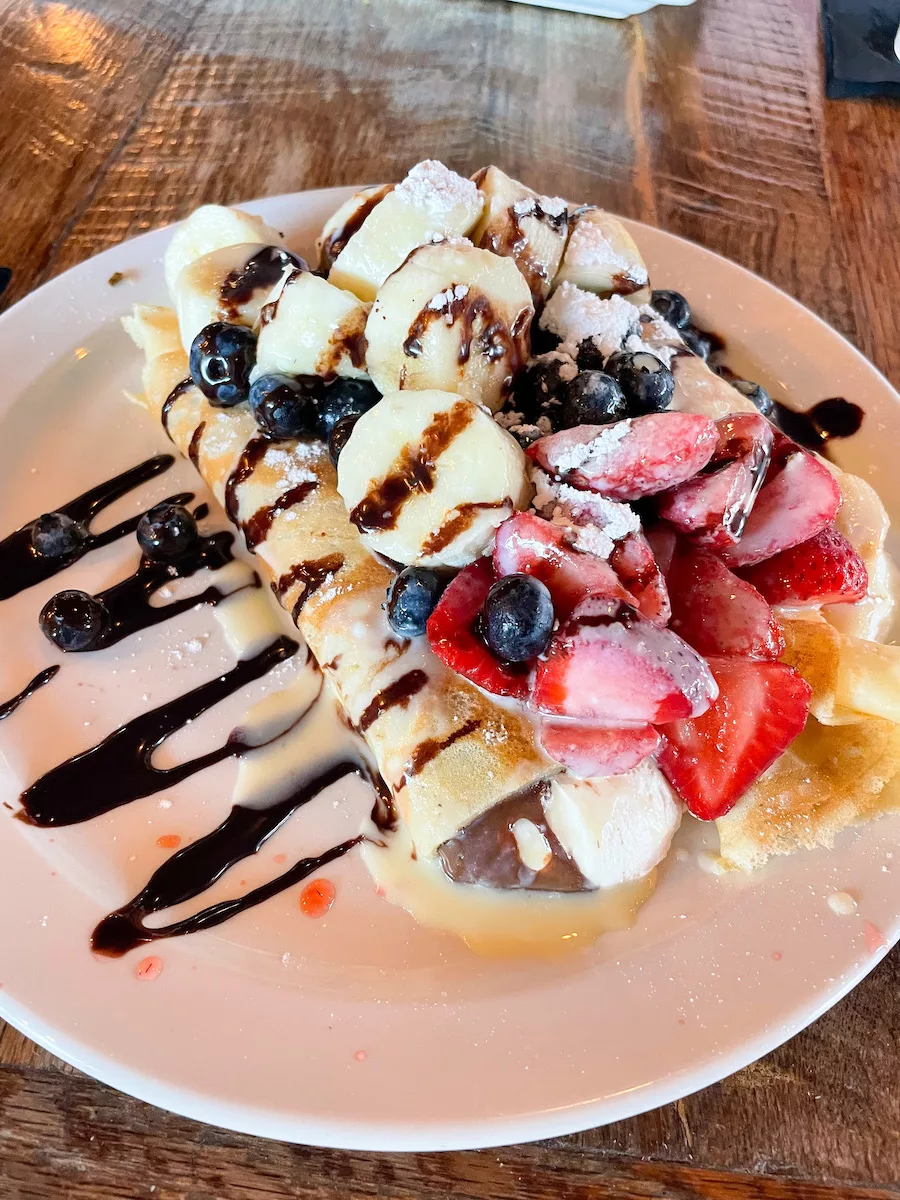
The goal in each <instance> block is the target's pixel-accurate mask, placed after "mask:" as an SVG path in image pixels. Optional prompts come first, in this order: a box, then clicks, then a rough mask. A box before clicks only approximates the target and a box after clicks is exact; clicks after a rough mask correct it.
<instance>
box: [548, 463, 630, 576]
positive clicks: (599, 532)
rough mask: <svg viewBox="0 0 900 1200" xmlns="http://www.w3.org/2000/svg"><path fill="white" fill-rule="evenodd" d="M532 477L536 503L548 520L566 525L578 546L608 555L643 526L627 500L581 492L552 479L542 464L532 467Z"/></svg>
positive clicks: (599, 556) (572, 541) (573, 541)
mask: <svg viewBox="0 0 900 1200" xmlns="http://www.w3.org/2000/svg"><path fill="white" fill-rule="evenodd" d="M531 480H532V483H533V484H534V487H535V495H534V501H533V507H534V508H535V510H536V511H537V512H539V513H540V515H541V516H542V517H543V518H544V519H545V520H546V521H550V522H552V524H554V525H557V526H560V527H562V528H564V529H565V530H566V536H567V540H568V541H569V542H570V544H571V545H573V546H574V547H575V548H576V549H577V550H583V551H584V552H585V553H586V554H594V555H596V556H597V557H598V558H609V556H610V554H612V552H613V549H614V548H615V543H616V542H618V541H621V539H622V538H625V537H627V536H628V535H629V534H630V533H637V532H638V531H639V530H640V527H641V521H640V517H639V516H638V515H637V513H636V512H635V511H634V509H633V508H631V507H630V505H628V504H622V503H620V502H618V501H616V500H607V499H606V498H605V497H604V496H597V495H594V494H593V493H591V492H580V491H578V489H577V488H573V487H570V486H569V485H568V484H566V483H560V482H559V481H557V480H555V479H552V478H551V477H550V476H549V475H548V474H547V473H546V471H542V470H541V469H540V467H533V468H532V470H531Z"/></svg>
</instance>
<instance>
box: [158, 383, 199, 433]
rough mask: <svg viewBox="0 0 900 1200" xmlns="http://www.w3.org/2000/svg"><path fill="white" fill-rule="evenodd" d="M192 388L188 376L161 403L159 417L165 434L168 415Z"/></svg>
mask: <svg viewBox="0 0 900 1200" xmlns="http://www.w3.org/2000/svg"><path fill="white" fill-rule="evenodd" d="M193 386H194V381H193V379H191V378H190V376H188V378H187V379H182V381H181V383H176V385H175V386H174V387H173V388H172V390H171V392H169V394H168V396H166V398H165V400H164V401H163V406H162V412H161V413H160V414H159V416H160V420H161V421H162V424H163V429H165V431H166V433H169V415H170V413H171V412H172V408H173V406H174V405H175V403H176V402H177V401H178V400H180V399H181V397H182V396H186V395H187V393H188V392H189V391H190V390H191V388H192V387H193ZM171 438H172V435H171V433H169V440H170V441H171Z"/></svg>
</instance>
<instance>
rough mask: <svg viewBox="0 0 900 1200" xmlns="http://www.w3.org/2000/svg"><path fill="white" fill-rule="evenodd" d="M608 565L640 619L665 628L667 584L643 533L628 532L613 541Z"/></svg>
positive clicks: (667, 597)
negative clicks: (629, 596)
mask: <svg viewBox="0 0 900 1200" xmlns="http://www.w3.org/2000/svg"><path fill="white" fill-rule="evenodd" d="M609 562H610V566H611V567H612V568H613V570H614V571H615V573H616V574H617V575H618V577H619V580H620V582H621V583H622V585H623V586H624V587H625V588H627V589H628V591H629V592H630V593H631V595H632V596H634V599H635V602H636V605H637V610H638V612H639V613H640V614H641V616H642V617H646V618H647V620H648V621H652V622H653V624H654V625H668V623H669V618H670V617H671V615H672V607H671V605H670V604H669V593H668V590H667V589H666V581H665V580H664V579H663V576H662V572H661V571H660V569H659V567H658V566H657V565H656V559H655V558H654V557H653V551H652V550H651V549H650V544H649V542H648V541H647V539H646V538H645V537H644V536H643V534H640V533H629V534H628V536H627V537H624V538H623V539H622V540H621V541H620V542H616V545H615V548H614V549H613V552H612V554H611V555H610V558H609Z"/></svg>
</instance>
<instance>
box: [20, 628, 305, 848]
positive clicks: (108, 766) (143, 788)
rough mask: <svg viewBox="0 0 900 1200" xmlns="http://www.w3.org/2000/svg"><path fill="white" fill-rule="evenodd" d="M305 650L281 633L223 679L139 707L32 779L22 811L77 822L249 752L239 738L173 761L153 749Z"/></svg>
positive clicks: (57, 822) (29, 816) (26, 817)
mask: <svg viewBox="0 0 900 1200" xmlns="http://www.w3.org/2000/svg"><path fill="white" fill-rule="evenodd" d="M298 649H299V646H298V643H297V642H296V641H294V639H293V638H289V637H280V638H277V639H276V640H275V641H273V642H271V643H270V644H269V645H268V646H266V647H265V649H263V650H261V651H260V652H259V653H258V654H255V655H254V656H253V657H252V658H247V659H241V660H240V661H239V662H238V664H237V666H235V667H233V668H232V669H231V670H230V671H227V672H225V674H223V675H219V676H218V677H217V678H216V679H211V680H209V682H208V683H204V684H201V685H200V686H199V687H196V688H193V689H192V690H191V691H189V692H186V693H185V694H184V695H183V696H179V697H177V698H176V699H174V700H170V701H168V703H166V704H162V705H160V706H159V707H158V708H152V709H150V710H149V711H148V712H143V713H140V714H139V715H138V716H137V717H135V718H134V719H133V720H131V721H128V722H127V723H126V724H125V725H121V726H120V727H119V728H118V729H116V730H114V732H113V733H111V734H110V735H109V736H108V737H106V738H104V740H103V741H102V742H99V743H98V744H97V745H96V746H92V747H91V749H90V750H85V751H84V752H83V753H81V754H76V755H75V756H74V757H73V758H70V759H67V760H66V761H65V762H64V763H61V764H60V765H59V766H58V767H54V768H53V769H52V770H51V771H48V772H47V774H46V775H43V776H42V777H41V778H40V779H38V780H37V782H36V783H33V784H32V785H31V787H29V788H27V789H26V790H25V791H24V792H23V793H22V795H21V797H20V800H21V803H22V811H21V812H20V813H19V814H17V815H18V816H19V817H20V819H21V820H23V821H25V822H26V823H28V824H31V825H40V826H42V827H49V826H61V825H77V824H79V823H80V822H82V821H89V820H90V819H91V818H92V817H98V816H100V815H101V814H102V813H107V812H111V811H112V810H113V809H116V808H121V807H122V805H125V804H130V803H131V802H132V801H133V800H140V799H142V798H143V797H145V796H153V795H156V794H157V793H158V792H162V791H165V790H166V789H167V788H170V787H173V786H174V785H175V784H176V783H180V782H181V781H182V780H184V779H187V778H189V777H190V776H191V775H195V774H196V773H197V772H198V771H202V770H203V769H204V768H205V767H210V766H212V765H213V764H214V763H217V762H221V761H222V760H223V759H226V758H233V757H234V756H236V755H240V754H244V753H246V752H247V750H249V749H251V747H250V746H248V745H247V744H246V743H245V742H243V741H240V740H239V739H236V738H235V739H234V740H232V739H229V740H228V741H227V742H226V743H225V744H224V745H223V746H218V747H216V749H214V750H210V751H208V752H207V753H206V754H201V755H199V756H198V757H197V758H192V759H189V760H188V761H187V762H183V763H179V764H178V765H177V766H174V767H155V766H154V765H153V753H154V751H155V750H157V749H158V747H159V746H161V745H162V743H163V742H164V741H165V740H166V738H168V737H171V736H172V734H173V733H175V732H176V730H178V729H181V728H182V727H183V726H184V725H186V724H187V723H188V722H189V721H194V720H196V718H197V717H199V716H200V715H201V714H202V713H205V712H206V711H207V709H210V708H212V707H213V705H215V704H218V703H219V702H220V701H221V700H224V699H225V698H226V697H227V696H231V695H234V694H235V693H237V692H240V691H242V690H243V689H244V688H245V687H247V685H248V684H250V683H253V682H254V680H256V679H260V678H261V677H262V676H263V675H267V674H268V673H269V671H271V670H272V669H273V667H276V666H278V665H279V663H282V662H285V661H286V660H287V659H289V658H292V657H293V656H294V655H295V654H296V653H297V650H298Z"/></svg>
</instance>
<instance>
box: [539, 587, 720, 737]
mask: <svg viewBox="0 0 900 1200" xmlns="http://www.w3.org/2000/svg"><path fill="white" fill-rule="evenodd" d="M715 695H716V684H715V680H714V679H713V677H712V675H711V674H710V671H709V668H708V667H707V665H706V663H705V662H704V660H703V659H702V658H701V657H700V655H699V654H697V653H696V651H694V650H692V649H691V647H690V646H689V645H688V644H687V642H684V641H682V639H681V638H680V637H678V636H677V634H674V633H672V632H671V630H669V629H659V628H657V627H656V626H655V625H651V624H650V622H649V621H645V620H644V619H643V618H642V617H639V616H638V615H637V614H636V613H634V612H633V611H631V610H630V609H626V608H619V609H616V608H615V607H614V606H613V605H612V604H610V603H609V602H607V603H606V605H605V608H604V604H603V603H602V602H599V603H598V602H596V601H590V600H589V601H586V602H585V604H583V605H582V606H581V608H579V609H577V610H576V612H575V614H574V616H573V618H572V620H571V621H570V622H569V624H568V625H566V626H565V628H564V629H562V630H561V631H560V632H559V633H558V634H557V635H556V637H555V638H554V639H553V641H552V642H551V643H550V649H549V651H548V654H547V657H546V658H544V659H539V660H538V663H537V666H536V669H535V675H534V687H533V690H532V696H531V698H532V703H533V704H534V706H535V707H536V708H537V709H538V710H539V711H540V712H542V713H545V714H547V715H548V716H561V717H575V718H577V719H578V720H580V721H596V722H598V723H601V724H612V725H615V724H622V723H624V722H635V723H640V722H643V723H646V724H658V723H659V722H661V721H673V720H676V719H677V717H679V716H683V717H686V716H691V715H697V714H698V713H701V712H703V711H704V710H705V709H706V707H707V705H708V704H709V702H710V700H711V699H712V698H713V697H714V696H715Z"/></svg>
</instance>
